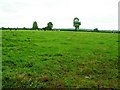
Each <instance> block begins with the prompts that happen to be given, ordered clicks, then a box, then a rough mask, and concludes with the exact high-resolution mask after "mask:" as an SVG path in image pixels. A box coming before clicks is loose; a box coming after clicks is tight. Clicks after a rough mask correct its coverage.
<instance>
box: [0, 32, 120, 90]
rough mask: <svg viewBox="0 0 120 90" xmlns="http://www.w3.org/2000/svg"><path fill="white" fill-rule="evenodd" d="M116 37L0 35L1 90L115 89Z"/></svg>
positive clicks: (14, 33)
mask: <svg viewBox="0 0 120 90" xmlns="http://www.w3.org/2000/svg"><path fill="white" fill-rule="evenodd" d="M118 42H119V41H118V34H115V33H96V32H69V31H68V32H64V31H20V30H19V31H2V70H3V72H2V75H3V77H2V84H3V88H67V87H71V88H92V87H98V85H99V88H118V84H117V82H118V67H117V63H118Z"/></svg>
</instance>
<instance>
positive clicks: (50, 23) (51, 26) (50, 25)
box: [47, 22, 53, 30]
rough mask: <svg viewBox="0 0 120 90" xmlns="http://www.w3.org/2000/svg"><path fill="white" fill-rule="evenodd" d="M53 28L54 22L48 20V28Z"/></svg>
mask: <svg viewBox="0 0 120 90" xmlns="http://www.w3.org/2000/svg"><path fill="white" fill-rule="evenodd" d="M52 28H53V23H52V22H48V23H47V29H48V30H52Z"/></svg>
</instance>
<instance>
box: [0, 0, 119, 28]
mask: <svg viewBox="0 0 120 90" xmlns="http://www.w3.org/2000/svg"><path fill="white" fill-rule="evenodd" d="M118 1H119V0H0V27H32V24H33V21H37V23H38V26H39V28H42V27H45V26H46V24H47V23H48V22H50V21H51V22H53V24H54V26H53V27H54V28H73V19H74V17H78V18H79V19H80V21H81V24H82V25H81V26H80V28H89V29H94V28H98V29H104V30H106V29H109V30H117V29H118Z"/></svg>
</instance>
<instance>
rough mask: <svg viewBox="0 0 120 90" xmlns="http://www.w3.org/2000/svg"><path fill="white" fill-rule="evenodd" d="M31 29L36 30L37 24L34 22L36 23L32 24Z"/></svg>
mask: <svg viewBox="0 0 120 90" xmlns="http://www.w3.org/2000/svg"><path fill="white" fill-rule="evenodd" d="M32 29H33V30H36V29H38V25H37V22H36V21H34V22H33V26H32Z"/></svg>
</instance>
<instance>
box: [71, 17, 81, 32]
mask: <svg viewBox="0 0 120 90" xmlns="http://www.w3.org/2000/svg"><path fill="white" fill-rule="evenodd" d="M80 25H81V22H79V18H77V17H75V18H74V19H73V26H74V27H75V30H78V29H79V26H80Z"/></svg>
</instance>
